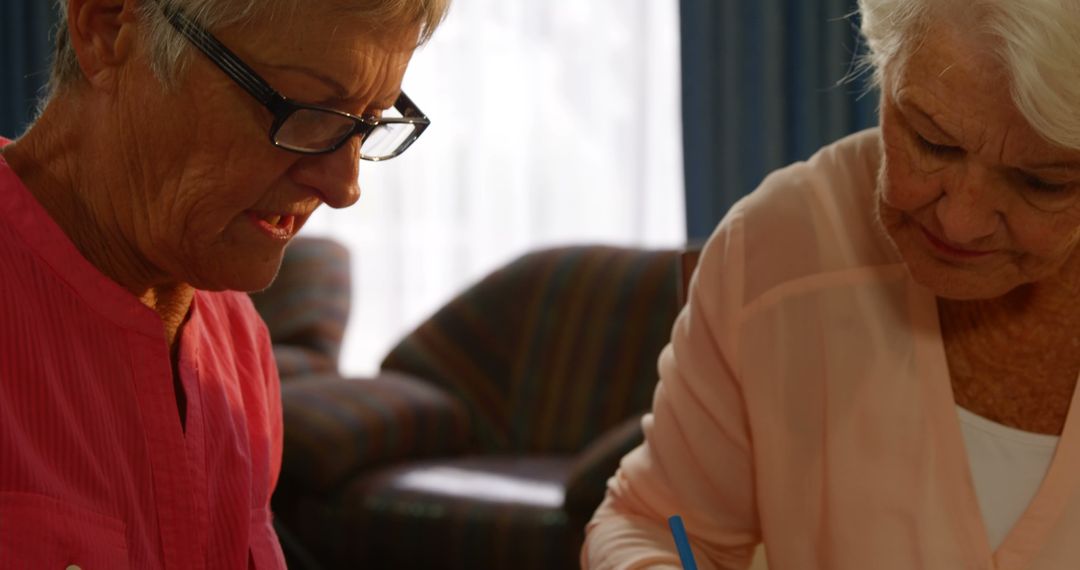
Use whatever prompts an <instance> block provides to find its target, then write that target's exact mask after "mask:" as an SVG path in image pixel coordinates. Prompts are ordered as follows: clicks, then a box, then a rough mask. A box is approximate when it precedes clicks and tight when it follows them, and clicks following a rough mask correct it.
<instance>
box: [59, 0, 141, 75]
mask: <svg viewBox="0 0 1080 570" xmlns="http://www.w3.org/2000/svg"><path fill="white" fill-rule="evenodd" d="M135 11H136V3H135V1H134V0H68V23H67V24H68V29H67V32H66V33H67V34H69V37H70V40H71V46H72V48H74V50H75V55H76V57H77V58H78V60H79V67H80V68H81V69H82V72H83V76H84V77H85V78H86V81H87V82H88V83H89V84H90V85H91V87H92V88H94V89H102V90H105V91H110V92H111V91H113V90H114V89H115V85H116V81H117V79H118V78H119V75H120V74H119V70H120V68H122V67H123V66H124V64H125V63H127V62H128V61H129V60H131V59H132V57H133V55H134V53H135V43H136V42H137V41H138V37H139V36H138V30H137V29H136V16H135V14H136V12H135ZM60 33H64V32H60Z"/></svg>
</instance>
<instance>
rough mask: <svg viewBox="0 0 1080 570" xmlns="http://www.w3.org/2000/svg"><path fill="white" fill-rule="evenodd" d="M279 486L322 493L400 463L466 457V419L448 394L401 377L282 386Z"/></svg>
mask: <svg viewBox="0 0 1080 570" xmlns="http://www.w3.org/2000/svg"><path fill="white" fill-rule="evenodd" d="M281 404H282V414H283V416H284V450H283V458H282V466H281V481H282V486H286V487H292V488H294V489H295V488H299V489H304V490H306V491H307V492H312V491H314V492H317V493H321V492H325V491H328V490H330V489H333V488H334V487H336V486H338V485H340V484H341V483H342V482H344V481H346V480H348V479H349V478H351V477H350V476H352V475H355V474H357V473H358V472H361V471H364V470H367V469H371V468H373V467H377V466H380V465H385V464H389V463H393V462H395V461H399V460H402V459H406V458H409V459H419V458H426V457H439V456H447V455H453V454H455V453H459V452H461V451H464V450H465V449H466V446H467V437H468V432H469V429H468V428H469V416H468V414H467V413H466V411H465V408H464V406H463V405H462V404H461V403H460V402H458V401H457V400H456V399H454V398H452V397H451V396H450V395H448V394H446V393H445V392H443V391H442V390H440V389H438V388H436V387H435V386H433V385H431V384H428V383H425V382H423V381H422V380H418V379H416V378H413V377H410V376H406V375H404V374H398V373H383V374H380V375H379V376H378V377H376V378H373V379H344V378H341V377H339V376H336V375H323V376H309V377H306V378H304V379H303V380H296V381H292V382H287V383H285V384H282V386H281Z"/></svg>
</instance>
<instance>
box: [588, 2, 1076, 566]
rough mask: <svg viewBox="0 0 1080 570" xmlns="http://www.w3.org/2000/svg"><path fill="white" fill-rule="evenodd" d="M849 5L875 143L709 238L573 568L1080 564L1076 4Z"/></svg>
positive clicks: (860, 141)
mask: <svg viewBox="0 0 1080 570" xmlns="http://www.w3.org/2000/svg"><path fill="white" fill-rule="evenodd" d="M859 4H860V12H861V15H862V31H863V34H864V36H865V37H866V39H867V42H868V45H869V47H870V56H869V61H870V63H871V64H872V65H873V67H874V69H875V72H876V75H877V79H878V83H879V85H880V87H881V106H880V128H876V129H873V130H870V131H867V132H863V133H859V134H855V135H853V136H851V137H848V138H845V139H843V140H841V141H839V142H837V143H835V144H833V145H830V146H828V147H826V148H825V149H823V150H821V151H820V152H819V153H817V154H816V155H815V156H814V157H813V158H811V159H810V160H809V161H808V162H805V163H800V164H796V165H793V166H791V167H788V168H786V169H783V170H781V171H779V172H776V173H774V174H772V175H771V176H769V177H768V178H766V180H765V181H764V182H763V183H762V185H761V186H760V187H759V188H758V189H757V190H756V191H754V192H753V193H752V194H751V195H750V196H748V197H747V198H745V199H744V200H742V201H741V202H740V203H739V204H737V205H736V206H735V207H734V208H733V209H732V210H731V211H730V212H729V213H728V215H727V216H726V218H725V219H724V220H723V221H722V222H721V224H720V226H719V227H718V228H717V230H716V232H715V233H714V234H713V236H712V238H711V239H710V242H709V243H708V244H707V245H706V247H705V248H704V250H703V252H702V256H701V261H700V264H699V267H698V270H697V274H696V277H695V278H694V281H693V283H692V284H691V287H690V293H689V299H690V300H689V304H688V306H687V308H686V309H685V310H684V312H683V314H682V315H681V317H680V319H679V320H678V322H677V324H676V325H675V329H674V332H673V335H672V342H671V345H670V346H669V347H668V348H667V349H666V350H665V351H664V352H663V354H662V356H661V357H660V376H661V380H660V383H659V385H658V387H657V390H656V394H655V401H654V404H653V410H652V414H651V415H649V416H646V419H645V420H644V423H643V425H644V431H645V436H646V441H645V443H644V444H643V445H642V446H641V447H639V448H638V449H636V450H635V451H633V452H631V453H630V454H629V455H628V456H627V457H625V458H624V459H623V461H622V464H621V468H620V470H619V472H618V473H617V474H616V475H615V477H614V478H613V479H612V480H611V481H610V484H609V491H608V496H607V498H606V499H605V502H604V503H603V504H602V505H601V507H600V509H599V511H598V512H597V513H596V515H595V517H594V519H593V520H592V522H591V524H590V526H589V530H588V538H587V544H586V546H585V548H584V553H583V562H584V563H585V566H586V567H587V568H646V567H648V568H654V567H668V568H675V567H678V565H679V558H678V557H677V556H676V553H675V546H674V543H673V540H672V535H671V533H670V532H669V531H668V528H667V518H668V517H670V516H672V515H681V517H682V519H683V521H684V523H685V528H686V531H687V534H688V535H689V542H690V544H691V547H692V549H693V552H694V554H695V555H696V558H697V561H698V562H699V564H700V566H702V567H704V568H731V569H734V568H746V567H747V565H748V564H749V563H750V559H751V556H752V554H753V552H754V549H755V546H756V545H758V544H759V543H763V544H764V547H765V554H766V558H767V559H768V565H769V568H771V569H773V570H778V569H779V570H788V569H798V570H807V569H821V570H826V569H828V570H848V569H850V570H856V569H857V570H865V569H874V570H888V569H896V570H914V569H927V570H939V569H940V570H945V569H949V570H953V569H961V568H963V569H975V568H986V569H990V568H997V569H1001V570H1014V569H1015V570H1020V569H1029V570H1062V569H1065V568H1080V540H1077V537H1078V536H1080V417H1077V416H1078V414H1080V405H1078V404H1077V401H1078V400H1077V399H1078V398H1080V393H1078V391H1077V390H1076V384H1077V377H1078V374H1080V248H1078V247H1077V246H1078V243H1080V4H1078V3H1077V2H1076V1H1075V0H1044V1H1040V2H1030V1H1017V0H905V1H899V0H861V1H860V3H859Z"/></svg>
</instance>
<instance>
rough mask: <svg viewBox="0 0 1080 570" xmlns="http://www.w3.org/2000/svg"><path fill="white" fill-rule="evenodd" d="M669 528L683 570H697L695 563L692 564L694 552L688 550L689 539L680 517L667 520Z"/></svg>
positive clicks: (676, 516)
mask: <svg viewBox="0 0 1080 570" xmlns="http://www.w3.org/2000/svg"><path fill="white" fill-rule="evenodd" d="M668 526H670V527H671V535H672V536H674V537H675V548H677V549H678V550H679V560H682V567H683V570H697V562H694V551H693V550H690V539H689V538H687V536H686V527H684V526H683V522H682V517H680V516H679V515H675V516H673V517H671V518H669V519H668Z"/></svg>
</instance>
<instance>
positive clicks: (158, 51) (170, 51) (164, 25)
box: [43, 0, 450, 104]
mask: <svg viewBox="0 0 1080 570" xmlns="http://www.w3.org/2000/svg"><path fill="white" fill-rule="evenodd" d="M312 1H315V0H140V2H139V8H138V12H137V14H138V15H137V17H138V18H139V19H140V21H141V22H142V23H143V24H144V25H143V26H142V28H143V35H144V39H145V40H146V41H147V44H148V45H149V46H151V47H150V54H151V55H150V57H151V61H150V66H151V68H152V69H153V70H154V74H155V75H156V76H157V77H158V79H160V80H161V81H162V83H163V84H165V85H166V86H170V85H172V84H173V83H174V81H175V80H176V78H177V76H178V75H179V74H180V73H181V72H182V71H183V67H184V63H185V61H186V57H185V56H186V55H187V53H188V52H189V50H190V49H191V46H189V44H188V42H187V41H186V40H185V39H184V37H183V36H181V35H180V34H179V33H178V32H177V31H176V30H175V29H174V28H173V27H172V25H170V24H169V22H168V20H167V19H166V18H165V15H164V13H163V11H162V8H164V7H169V8H175V9H178V10H180V11H181V12H183V13H184V14H185V15H186V16H188V17H189V18H191V19H193V20H195V21H196V22H198V23H199V24H200V25H202V26H203V27H205V28H206V29H208V30H211V31H214V30H217V29H220V28H223V27H226V26H230V25H233V24H239V23H242V22H246V21H251V20H253V19H255V18H257V17H268V18H270V19H274V18H277V17H285V18H288V17H292V16H298V12H300V10H301V8H302V7H303V6H304V5H305V3H308V2H312ZM322 1H331V0H322ZM333 1H337V2H339V3H340V4H342V7H343V9H344V10H347V11H349V12H350V13H355V14H356V15H357V16H359V17H360V18H361V19H362V20H363V21H364V22H366V23H368V24H369V25H370V26H371V27H372V29H373V30H380V29H382V30H385V29H390V30H400V29H405V28H407V27H409V26H413V25H419V26H420V36H419V38H418V39H417V41H418V44H422V43H424V42H426V41H427V40H428V39H430V38H431V35H432V34H433V33H434V32H435V29H436V28H437V27H438V26H439V24H440V23H441V22H442V20H443V18H445V17H446V13H447V11H448V9H449V4H450V0H333ZM67 4H68V3H67V0H56V8H57V13H58V15H59V17H58V23H57V28H56V43H55V49H54V52H53V60H52V61H53V63H52V70H51V72H50V75H49V84H48V87H47V93H46V97H45V101H43V104H44V103H45V102H47V101H48V100H49V99H51V98H53V97H54V96H55V95H56V94H57V93H58V92H60V91H61V90H62V89H63V88H64V87H66V86H68V85H71V84H73V83H75V82H77V81H79V80H80V79H81V77H82V71H81V70H80V68H79V61H78V59H77V57H76V55H75V50H74V48H73V47H72V45H71V41H70V37H69V31H68V21H67Z"/></svg>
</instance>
